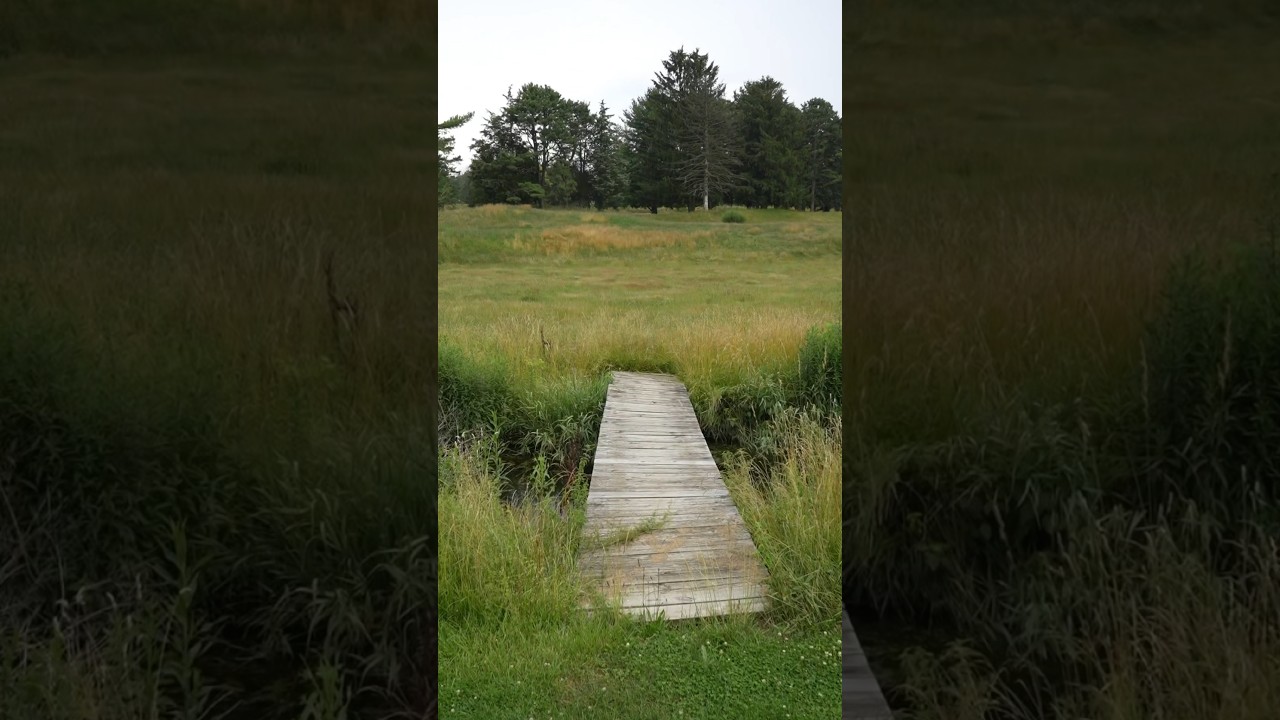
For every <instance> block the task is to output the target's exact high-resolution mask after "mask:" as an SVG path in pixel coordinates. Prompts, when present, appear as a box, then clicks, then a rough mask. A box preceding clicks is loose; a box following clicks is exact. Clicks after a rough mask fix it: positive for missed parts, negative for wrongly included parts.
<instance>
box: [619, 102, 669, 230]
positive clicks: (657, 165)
mask: <svg viewBox="0 0 1280 720" xmlns="http://www.w3.org/2000/svg"><path fill="white" fill-rule="evenodd" d="M667 104H668V103H667V100H666V98H665V97H664V96H663V95H662V93H661V92H659V91H658V89H657V88H654V87H651V88H649V89H648V90H647V91H646V92H645V94H644V96H643V97H640V98H637V99H636V100H633V101H632V102H631V107H630V108H628V109H627V111H626V112H625V113H623V116H624V118H625V120H626V125H627V134H626V135H627V147H628V155H629V156H630V164H631V173H630V194H631V200H632V202H633V203H635V204H638V205H640V206H642V207H647V208H649V212H651V213H655V214H656V213H657V212H658V208H659V207H663V206H666V207H670V206H671V205H672V204H673V203H674V202H675V201H678V197H679V193H678V188H677V187H676V185H675V183H674V182H673V180H672V178H673V175H674V168H675V164H676V162H677V159H678V149H677V146H676V142H675V137H674V128H673V126H672V113H671V111H670V110H669V109H668V107H667Z"/></svg>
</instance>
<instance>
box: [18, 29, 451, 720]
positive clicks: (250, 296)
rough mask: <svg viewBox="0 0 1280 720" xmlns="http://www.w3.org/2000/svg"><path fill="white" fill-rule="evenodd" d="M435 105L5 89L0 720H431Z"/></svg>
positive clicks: (21, 67)
mask: <svg viewBox="0 0 1280 720" xmlns="http://www.w3.org/2000/svg"><path fill="white" fill-rule="evenodd" d="M72 30H74V28H69V29H68V32H71V31H72ZM104 37H106V38H108V39H109V38H110V37H111V35H110V33H109V32H108V33H107V34H106V35H105V36H104ZM375 66H376V71H375ZM428 80H429V79H428V78H424V74H423V72H422V71H421V69H420V68H419V67H417V66H416V64H415V63H413V62H408V61H403V60H401V61H398V62H392V61H391V60H389V59H387V58H382V59H378V58H370V57H369V56H368V55H365V54H361V53H357V52H351V53H348V55H347V56H345V57H344V58H343V59H342V60H340V61H335V60H332V59H328V60H326V59H324V58H321V57H307V56H302V57H277V58H274V59H272V58H268V57H264V56H262V55H235V54H232V53H214V54H198V53H187V54H183V55H180V56H170V57H167V58H166V59H165V61H163V62H158V61H157V60H156V59H155V58H146V59H142V58H140V57H135V56H132V55H128V54H123V55H109V56H99V57H94V58H90V59H79V58H77V57H74V56H65V57H58V56H55V55H36V54H34V53H32V54H18V55H15V56H13V57H10V58H8V59H6V60H5V61H4V62H3V63H2V64H0V95H3V96H4V97H5V98H6V99H7V101H6V102H4V103H2V104H0V128H2V129H0V135H2V136H3V140H2V141H0V508H3V510H0V515H3V517H4V518H5V519H4V521H3V522H0V558H3V560H0V627H3V628H4V632H3V634H2V635H0V716H3V717H13V718H19V717H42V718H67V719H68V720H70V719H72V718H140V717H147V718H159V717H185V718H209V717H230V718H239V717H244V718H264V717H288V718H316V719H319V718H334V719H336V718H340V717H347V718H353V717H380V718H385V717H421V716H422V713H423V712H424V711H425V709H426V707H427V706H428V705H429V703H430V702H431V693H430V692H429V691H428V687H427V685H428V682H429V680H430V677H431V673H432V672H433V671H434V670H433V668H434V662H435V657H434V656H435V648H434V645H433V644H432V643H433V636H434V627H433V626H434V616H433V606H434V598H435V567H436V566H435V553H434V549H435V537H434V536H435V529H436V528H435V522H436V521H435V518H436V511H435V503H436V486H435V478H436V468H435V463H436V457H435V428H434V417H435V413H434V402H435V398H434V396H433V395H432V394H431V392H430V386H431V379H432V376H433V373H434V370H433V368H432V362H433V359H434V356H435V350H436V349H435V337H434V329H433V323H434V320H435V298H434V292H433V289H432V283H431V273H433V272H434V266H433V264H432V262H431V261H430V257H431V245H430V243H431V241H432V236H433V233H434V227H433V225H432V223H431V218H432V212H431V201H430V199H431V198H432V196H433V190H432V181H431V180H430V179H429V178H430V176H431V173H432V172H434V166H435V157H434V151H433V150H432V149H431V148H430V143H429V141H428V139H427V138H424V137H423V132H424V131H423V128H427V127H429V126H430V124H431V123H432V122H434V118H433V115H434V112H435V109H434V107H432V104H431V103H430V102H429V98H428V97H427V96H426V95H425V93H424V92H423V87H425V85H426V84H427V82H428ZM331 290H332V292H333V297H334V298H336V302H335V301H332V300H331V296H330V291H331ZM347 307H353V308H354V312H352V311H349V310H347V309H345V308H347ZM226 713H230V714H229V715H228V714H226Z"/></svg>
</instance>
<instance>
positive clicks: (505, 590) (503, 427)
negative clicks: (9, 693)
mask: <svg viewBox="0 0 1280 720" xmlns="http://www.w3.org/2000/svg"><path fill="white" fill-rule="evenodd" d="M744 215H745V216H746V222H745V223H742V224H726V223H723V222H721V220H720V217H721V212H719V211H712V212H710V213H703V212H695V213H692V214H690V213H684V212H665V211H664V212H661V213H659V214H658V215H656V216H654V215H650V214H648V213H647V212H625V211H623V212H600V213H597V212H591V211H580V210H579V211H572V210H535V209H531V208H519V207H497V206H492V207H479V208H450V209H446V210H443V211H442V212H441V214H440V220H439V223H440V224H439V230H440V268H439V273H440V274H439V277H440V342H441V358H440V362H441V369H440V373H441V386H442V404H443V407H442V415H441V418H442V420H441V428H440V430H441V437H442V451H441V453H442V456H441V494H440V533H441V541H442V545H441V557H440V562H441V575H440V608H441V617H440V632H441V635H440V661H441V672H442V674H441V685H440V687H441V703H442V705H441V708H442V711H443V716H444V717H476V718H480V717H512V718H516V717H553V718H559V717H609V718H659V717H662V718H667V717H706V718H714V717H725V718H731V717H732V718H737V717H745V718H783V717H796V718H800V717H827V716H834V715H835V714H836V713H838V707H839V703H840V698H839V694H840V674H839V670H838V667H839V649H840V640H839V634H838V631H839V617H840V587H839V573H838V567H839V557H840V556H839V553H840V548H839V524H840V518H839V512H840V503H839V492H840V489H839V488H840V483H839V477H840V455H839V448H840V437H841V428H840V419H839V411H838V398H839V388H840V379H839V370H838V368H839V348H840V340H839V329H838V321H839V299H840V264H839V260H840V216H839V215H838V214H809V213H794V212H774V211H744ZM612 369H627V370H642V371H657V372H670V373H674V374H676V375H677V376H678V377H679V378H680V379H681V380H682V381H683V382H684V383H685V384H686V385H687V386H688V387H689V389H690V394H691V398H692V400H693V403H694V407H695V410H696V411H697V413H698V415H699V420H700V423H701V424H702V426H703V429H704V432H705V433H706V434H707V436H708V438H709V439H710V441H711V442H712V443H713V447H716V448H718V449H720V450H721V452H720V455H719V460H720V462H721V466H722V470H723V471H724V473H725V478H726V483H727V484H728V485H729V487H730V490H731V492H732V493H733V496H734V499H735V502H736V503H737V504H738V507H739V509H740V511H741V512H742V514H743V517H744V520H745V521H746V522H747V525H748V528H749V529H750V531H751V533H752V537H753V540H754V541H755V543H756V545H757V548H758V549H759V551H760V553H761V555H762V558H763V559H764V561H765V563H766V565H767V566H768V568H769V571H770V573H771V578H772V581H773V582H772V585H771V587H770V592H771V595H772V606H771V609H770V611H769V612H768V613H766V614H764V615H763V616H758V617H756V616H746V617H744V616H739V617H731V618H720V619H708V620H699V621H684V622H670V623H667V622H656V623H642V622H638V621H635V620H632V619H629V618H625V617H622V616H617V615H612V614H600V615H595V616H592V617H587V616H586V615H585V614H584V613H582V612H581V611H580V610H579V609H578V602H579V599H580V598H581V597H582V596H583V594H584V593H585V592H586V591H587V590H586V587H585V586H584V585H583V583H582V580H581V579H580V578H579V576H578V574H577V571H576V566H575V557H576V554H577V551H578V548H579V547H580V545H581V544H582V543H583V542H585V541H588V540H591V539H587V538H583V537H582V536H581V527H582V523H583V521H584V519H585V518H584V514H583V507H584V503H585V498H586V493H587V483H586V479H585V478H586V474H587V472H588V470H589V467H588V463H589V461H590V458H591V456H592V454H593V452H594V443H595V436H596V433H597V432H598V430H599V423H600V413H601V411H602V410H603V407H604V400H605V391H606V389H607V383H608V371H609V370H612Z"/></svg>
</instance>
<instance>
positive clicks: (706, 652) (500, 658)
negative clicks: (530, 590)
mask: <svg viewBox="0 0 1280 720" xmlns="http://www.w3.org/2000/svg"><path fill="white" fill-rule="evenodd" d="M440 652H441V658H442V661H443V659H445V658H466V659H467V660H468V662H467V663H466V664H465V665H462V666H459V667H456V668H453V669H446V670H445V673H444V674H443V676H442V678H441V685H440V692H441V710H442V713H441V714H442V716H443V717H457V718H473V717H474V718H487V717H510V718H518V717H530V716H532V717H551V718H562V717H563V718H604V717H608V718H655V719H656V718H667V717H672V718H680V717H685V718H715V717H725V718H729V717H734V718H737V717H741V718H760V719H761V720H766V719H769V718H786V717H792V718H817V717H827V716H831V715H832V714H833V713H837V712H838V710H836V708H837V707H838V706H839V694H840V674H839V672H838V670H837V666H838V665H839V661H840V638H839V623H838V622H836V623H827V624H825V625H823V626H821V629H818V627H814V628H812V629H806V630H803V631H796V630H788V629H784V628H777V629H773V628H762V627H759V626H757V625H755V624H754V623H750V622H743V621H740V620H738V619H716V620H707V621H702V622H699V623H693V624H688V623H686V624H675V623H671V624H667V623H663V622H660V621H659V622H653V623H649V624H641V623H636V622H630V621H614V620H594V621H579V622H570V623H569V624H567V625H566V626H564V627H559V628H548V629H538V630H532V631H527V632H511V633H507V634H504V635H502V636H486V635H480V634H476V633H464V632H461V631H455V630H453V629H452V628H450V627H448V626H444V627H442V628H441V648H440ZM443 667H445V666H443V664H442V668H443Z"/></svg>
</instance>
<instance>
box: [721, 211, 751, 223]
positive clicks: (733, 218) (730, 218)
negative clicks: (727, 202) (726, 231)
mask: <svg viewBox="0 0 1280 720" xmlns="http://www.w3.org/2000/svg"><path fill="white" fill-rule="evenodd" d="M720 219H721V220H722V221H724V222H727V223H740V222H746V221H747V219H746V218H745V217H743V216H742V213H740V212H738V211H737V210H730V211H729V212H727V213H725V214H724V215H721V216H720Z"/></svg>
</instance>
